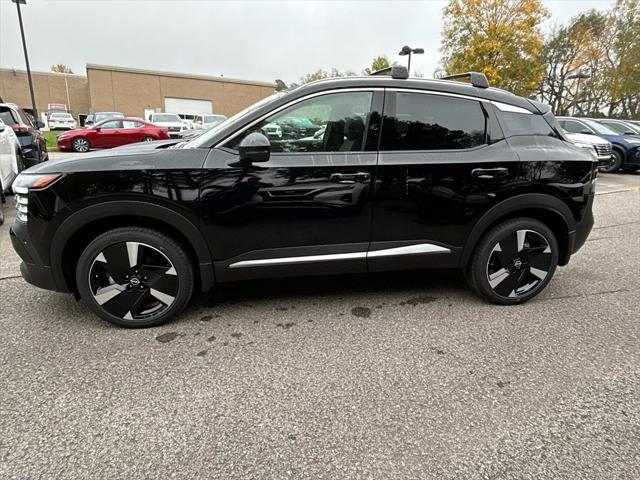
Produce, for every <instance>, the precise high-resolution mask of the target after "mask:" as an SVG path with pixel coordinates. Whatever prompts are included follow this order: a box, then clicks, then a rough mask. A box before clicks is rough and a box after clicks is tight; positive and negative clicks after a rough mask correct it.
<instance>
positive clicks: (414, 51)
mask: <svg viewBox="0 0 640 480" xmlns="http://www.w3.org/2000/svg"><path fill="white" fill-rule="evenodd" d="M413 53H415V54H416V55H420V54H423V53H424V48H414V49H413Z"/></svg>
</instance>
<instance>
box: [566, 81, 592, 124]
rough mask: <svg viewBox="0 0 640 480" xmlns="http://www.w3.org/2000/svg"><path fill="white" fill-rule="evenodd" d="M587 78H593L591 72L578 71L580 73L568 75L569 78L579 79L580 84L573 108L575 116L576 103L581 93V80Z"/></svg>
mask: <svg viewBox="0 0 640 480" xmlns="http://www.w3.org/2000/svg"><path fill="white" fill-rule="evenodd" d="M583 78H584V79H585V80H586V79H587V78H591V74H590V73H584V72H578V73H574V74H573V75H569V76H568V77H567V80H578V85H577V86H576V96H575V97H573V108H572V113H571V116H572V117H575V116H576V105H577V103H578V95H579V94H580V80H582V79H583Z"/></svg>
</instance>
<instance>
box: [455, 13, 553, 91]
mask: <svg viewBox="0 0 640 480" xmlns="http://www.w3.org/2000/svg"><path fill="white" fill-rule="evenodd" d="M443 15H444V28H443V32H442V37H443V41H442V53H443V59H442V63H443V66H444V69H445V71H446V72H447V73H448V74H453V73H460V72H466V71H479V72H483V73H485V74H486V75H487V78H488V79H489V82H490V83H491V84H492V85H494V86H497V87H500V88H505V89H507V90H510V91H512V92H514V93H516V94H519V95H525V96H526V95H529V94H530V93H532V92H534V91H536V90H537V89H538V87H539V84H540V81H541V79H542V76H543V74H544V63H543V61H542V57H541V50H542V46H543V41H542V33H541V29H540V25H541V23H542V22H543V21H544V20H545V19H546V18H547V17H548V12H547V10H546V9H545V8H544V7H543V6H542V3H541V1H540V0H450V1H449V4H448V5H447V6H446V7H445V8H444V10H443Z"/></svg>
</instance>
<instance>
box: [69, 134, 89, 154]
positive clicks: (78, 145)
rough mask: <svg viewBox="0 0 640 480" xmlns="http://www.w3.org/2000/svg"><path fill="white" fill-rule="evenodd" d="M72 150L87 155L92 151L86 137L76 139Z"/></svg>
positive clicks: (72, 144)
mask: <svg viewBox="0 0 640 480" xmlns="http://www.w3.org/2000/svg"><path fill="white" fill-rule="evenodd" d="M71 149H72V150H73V151H74V152H78V153H85V152H88V151H89V150H91V142H90V141H89V139H88V138H85V137H76V138H74V139H73V141H72V142H71Z"/></svg>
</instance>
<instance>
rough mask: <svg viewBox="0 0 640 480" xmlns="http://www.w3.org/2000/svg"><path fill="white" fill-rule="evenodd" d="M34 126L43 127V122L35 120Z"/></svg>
mask: <svg viewBox="0 0 640 480" xmlns="http://www.w3.org/2000/svg"><path fill="white" fill-rule="evenodd" d="M36 128H38V129H40V128H44V122H41V121H40V120H36Z"/></svg>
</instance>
